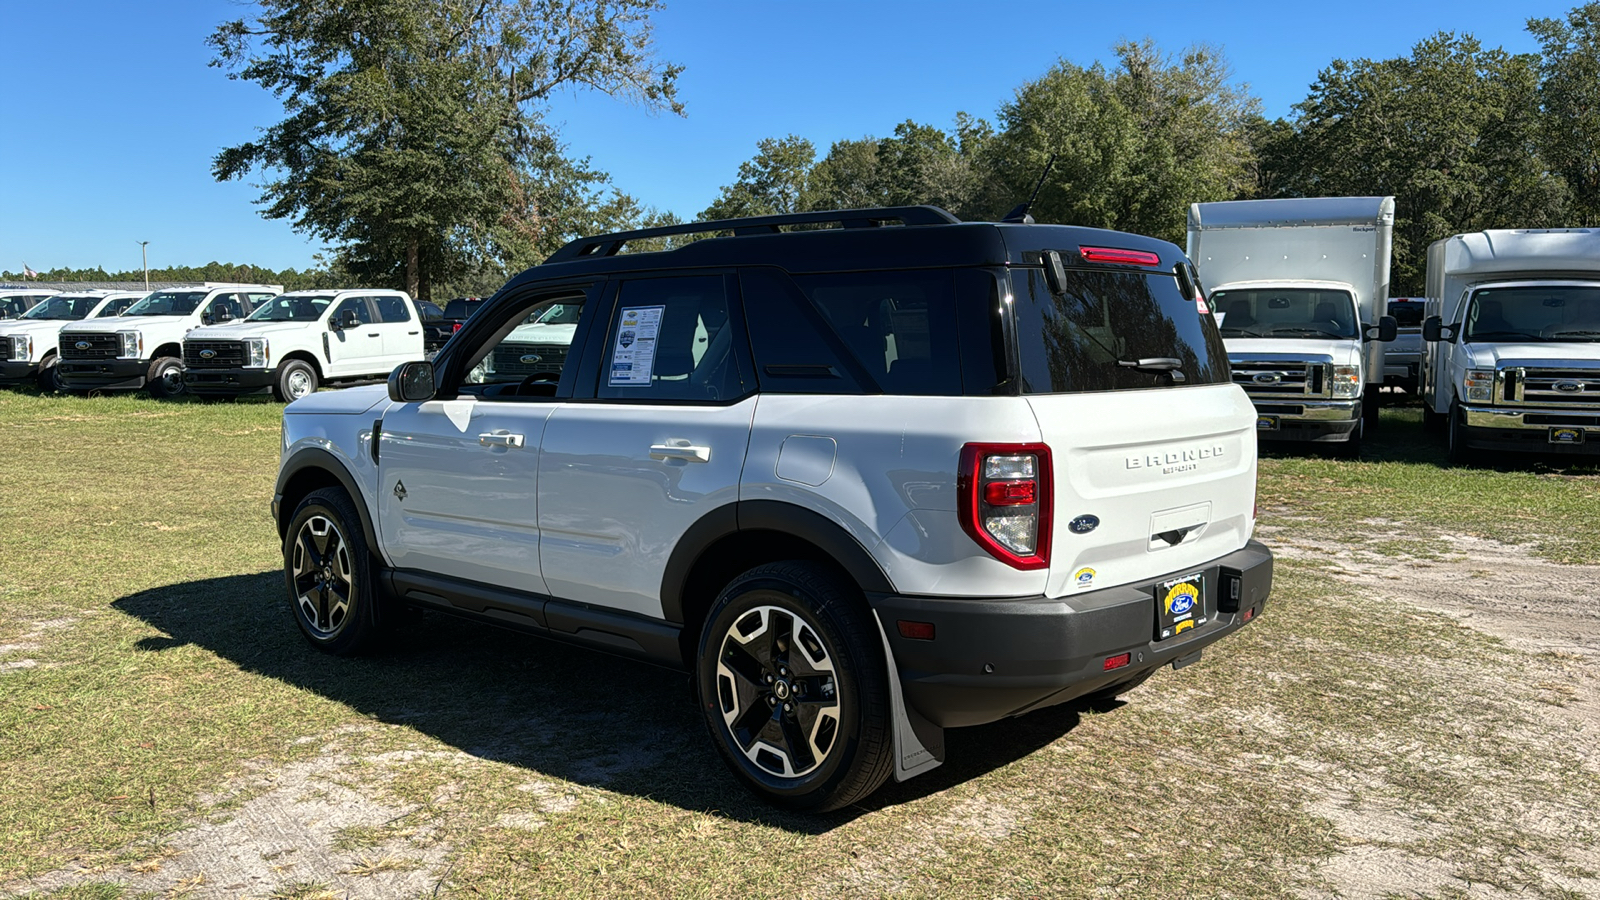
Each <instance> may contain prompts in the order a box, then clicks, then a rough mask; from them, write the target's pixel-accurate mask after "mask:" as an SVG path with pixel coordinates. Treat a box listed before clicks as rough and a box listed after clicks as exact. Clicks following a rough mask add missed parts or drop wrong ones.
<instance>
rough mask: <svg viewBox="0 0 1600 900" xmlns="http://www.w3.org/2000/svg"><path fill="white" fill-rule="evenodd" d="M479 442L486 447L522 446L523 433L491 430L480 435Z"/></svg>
mask: <svg viewBox="0 0 1600 900" xmlns="http://www.w3.org/2000/svg"><path fill="white" fill-rule="evenodd" d="M478 443H480V444H482V445H483V446H485V447H521V446H522V435H520V434H510V433H509V432H505V431H491V432H489V433H487V434H480V435H478Z"/></svg>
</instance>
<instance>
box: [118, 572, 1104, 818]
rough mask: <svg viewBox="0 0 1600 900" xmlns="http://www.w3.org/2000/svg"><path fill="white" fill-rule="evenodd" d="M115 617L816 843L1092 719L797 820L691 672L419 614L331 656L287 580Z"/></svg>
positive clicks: (459, 739) (178, 598)
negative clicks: (726, 745) (730, 751)
mask: <svg viewBox="0 0 1600 900" xmlns="http://www.w3.org/2000/svg"><path fill="white" fill-rule="evenodd" d="M112 605H113V606H115V607H116V608H117V609H119V610H121V611H123V612H125V613H128V614H130V615H133V616H136V617H138V618H139V619H142V620H144V621H145V622H147V623H149V624H150V625H152V626H154V627H155V628H157V629H159V630H160V631H161V632H162V633H163V634H164V635H165V636H163V637H150V638H145V639H144V640H142V641H140V642H139V645H138V646H139V649H141V650H144V651H147V652H151V653H160V652H162V651H165V650H170V649H173V648H175V647H181V646H184V645H188V644H193V645H196V646H199V647H203V648H205V649H207V650H210V651H212V652H214V653H216V654H217V655H219V656H221V657H223V658H224V659H227V660H230V661H232V662H233V663H235V664H236V665H238V666H239V667H240V668H241V669H243V670H245V671H248V672H254V673H257V674H260V675H265V676H267V677H270V678H273V679H276V680H278V681H281V682H283V683H285V684H288V685H292V686H294V687H297V688H302V689H305V690H308V691H313V692H315V693H317V694H320V695H322V696H324V697H326V698H328V699H330V700H334V701H336V702H339V703H342V704H345V705H347V706H349V707H350V708H351V709H354V710H356V711H357V712H360V713H362V714H363V715H366V716H370V717H371V718H373V719H376V720H379V721H382V722H386V723H391V724H398V725H405V726H408V727H411V728H415V729H417V730H419V731H421V732H423V733H425V734H428V735H430V736H432V737H434V738H436V739H438V740H440V741H442V742H444V743H446V744H448V745H450V746H453V747H456V748H459V749H460V750H462V751H464V752H466V753H469V754H471V755H473V756H476V757H479V758H481V759H485V760H491V761H495V762H500V763H507V764H511V765H515V766H519V767H522V768H525V769H528V770H530V771H534V772H539V773H543V774H546V775H550V776H553V777H557V778H562V779H566V780H569V781H573V782H576V783H579V784H585V785H589V786H594V787H603V788H605V789H607V790H612V791H620V792H623V793H629V794H634V795H636V796H640V797H648V798H650V799H652V800H656V801H660V802H664V803H669V804H672V805H675V806H678V807H681V808H683V809H691V810H701V811H712V810H714V811H716V812H717V813H718V814H720V815H724V816H727V817H729V818H732V819H736V820H740V821H749V822H760V823H763V824H766V825H769V826H772V827H778V828H783V829H785V830H789V831H794V832H802V833H808V834H817V833H822V832H826V831H828V830H831V829H832V828H835V827H837V826H839V825H841V824H844V823H845V822H848V821H850V820H851V819H853V818H855V817H857V816H859V815H861V814H862V813H865V812H870V811H872V810H875V809H879V808H882V807H884V806H888V805H892V804H895V803H901V802H905V801H908V800H912V799H915V798H917V797H921V796H926V795H929V794H933V793H937V792H938V791H941V790H944V789H945V788H948V787H950V786H952V785H956V784H960V783H962V782H965V781H968V780H970V779H972V778H975V777H977V776H979V775H982V774H984V773H986V772H989V771H991V770H993V769H996V768H999V767H1001V766H1005V765H1008V764H1009V763H1012V762H1014V761H1016V760H1018V759H1021V758H1023V757H1025V756H1027V755H1028V754H1030V753H1032V752H1034V751H1035V750H1037V749H1039V748H1041V747H1043V746H1045V745H1047V744H1049V743H1050V742H1052V741H1054V740H1056V739H1057V738H1060V737H1061V736H1062V735H1063V734H1066V733H1067V732H1068V731H1071V730H1072V729H1073V728H1074V727H1076V725H1077V724H1078V721H1079V713H1080V709H1079V708H1074V707H1072V706H1061V707H1055V708H1052V709H1046V710H1042V711H1039V712H1036V713H1032V714H1029V715H1027V716H1025V717H1022V718H1019V719H1009V720H1006V721H1003V722H998V723H995V724H993V725H986V726H982V727H978V728H964V729H954V730H951V731H948V732H947V733H946V758H947V760H948V761H947V762H946V763H945V764H944V765H943V766H941V767H939V768H938V769H935V770H933V771H932V772H931V773H929V774H927V775H923V776H921V777H918V778H915V779H912V780H911V781H908V782H906V783H904V784H896V783H894V782H893V781H890V782H889V783H888V784H887V785H885V786H884V788H883V789H882V790H879V791H878V792H877V793H875V794H873V795H872V796H870V797H868V798H866V800H865V801H863V804H861V805H859V806H856V807H853V808H851V809H847V810H843V811H840V812H838V813H833V814H829V815H826V816H806V815H796V814H790V813H786V812H784V811H781V810H778V809H775V808H774V807H771V806H768V805H766V804H764V803H762V802H760V801H759V800H756V799H755V798H754V797H752V796H751V795H750V794H748V793H747V792H746V791H745V790H744V789H743V788H742V787H741V786H740V785H739V783H738V782H736V781H735V780H734V779H733V777H732V775H730V774H729V773H728V771H727V770H726V768H725V767H724V765H723V763H722V760H721V759H720V758H719V757H718V756H717V752H716V749H715V748H714V747H713V745H712V743H711V739H710V737H709V736H708V735H707V733H706V728H705V725H704V723H703V721H702V719H701V717H700V714H699V710H698V709H697V708H696V706H695V703H694V701H693V699H692V697H691V694H690V688H689V680H688V676H687V675H685V674H682V673H678V672H673V671H669V670H666V669H661V668H657V667H654V666H649V665H645V664H643V663H637V662H633V661H631V660H625V659H619V658H615V657H610V656H606V655H604V654H601V653H597V652H592V651H588V650H583V649H579V648H575V647H569V646H567V645H564V644H561V643H558V642H555V641H550V640H546V639H541V638H536V637H531V636H526V635H522V634H519V633H515V632H511V631H507V630H504V629H500V628H495V627H491V626H488V625H481V624H478V623H475V622H468V621H464V620H459V619H456V618H454V617H452V616H448V615H444V614H440V613H433V612H425V613H417V614H416V616H415V618H413V619H411V620H410V621H409V622H408V627H407V628H406V629H405V630H404V633H403V634H401V635H399V636H398V637H397V638H396V639H395V641H394V643H393V645H392V646H391V647H390V648H388V649H387V650H385V651H384V652H381V653H379V654H376V655H373V656H368V657H364V658H359V659H339V658H335V657H330V656H327V655H325V654H323V653H320V652H318V651H316V650H314V649H312V648H311V647H310V646H308V645H307V644H306V643H305V641H304V640H303V639H302V638H301V636H300V633H299V631H298V630H297V629H296V627H295V624H294V619H293V615H292V613H291V612H290V610H289V606H288V601H287V599H285V597H284V595H283V582H282V576H281V575H280V574H279V573H277V572H264V573H260V574H255V575H232V576H228V577H224V578H214V579H207V580H202V581H193V582H188V583H184V584H177V585H170V586H167V587H163V588H157V589H154V590H149V591H143V592H140V593H137V594H132V595H130V596H127V597H123V598H122V599H120V600H117V601H116V602H115V603H114V604H112ZM1113 705H1115V704H1113ZM1099 708H1101V709H1105V708H1106V707H1099Z"/></svg>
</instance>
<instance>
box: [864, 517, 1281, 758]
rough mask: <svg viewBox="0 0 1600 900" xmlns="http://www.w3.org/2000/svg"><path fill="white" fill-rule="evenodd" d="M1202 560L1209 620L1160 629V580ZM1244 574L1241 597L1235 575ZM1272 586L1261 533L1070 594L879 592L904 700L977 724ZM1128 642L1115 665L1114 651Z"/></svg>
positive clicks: (1099, 683) (951, 722) (1184, 638)
mask: <svg viewBox="0 0 1600 900" xmlns="http://www.w3.org/2000/svg"><path fill="white" fill-rule="evenodd" d="M1197 571H1204V572H1205V574H1206V579H1207V588H1206V594H1207V601H1206V604H1207V612H1208V617H1209V621H1208V622H1206V624H1204V625H1201V626H1199V627H1196V628H1193V629H1190V630H1189V631H1186V632H1183V633H1182V634H1180V635H1178V636H1175V637H1171V638H1168V639H1166V640H1163V641H1157V640H1155V637H1156V603H1155V599H1154V590H1155V585H1157V584H1158V583H1160V582H1163V581H1167V580H1169V579H1171V578H1173V577H1181V576H1185V575H1188V574H1190V573H1193V572H1197ZM1231 583H1236V584H1237V585H1238V587H1239V596H1238V599H1237V600H1236V601H1235V600H1231V599H1230V598H1229V596H1228V594H1229V590H1228V587H1227V585H1228V584H1231ZM1271 590H1272V552H1271V551H1270V550H1268V549H1267V548H1266V547H1265V546H1264V545H1263V544H1261V543H1260V542H1258V541H1251V542H1249V543H1248V544H1246V545H1245V547H1244V548H1243V549H1241V550H1237V551H1235V552H1233V553H1230V554H1228V555H1227V556H1223V557H1220V558H1218V559H1214V560H1212V561H1211V562H1209V563H1205V564H1202V565H1199V566H1193V567H1190V568H1188V569H1184V570H1182V571H1178V572H1173V573H1170V574H1168V575H1165V576H1163V577H1161V578H1154V579H1150V580H1149V581H1145V582H1140V583H1137V584H1130V585H1124V586H1121V587H1114V588H1106V589H1104V590H1099V591H1091V592H1088V593H1083V594H1074V595H1071V596H1066V597H1055V598H1051V597H1017V598H971V599H965V598H964V599H951V598H944V597H940V598H932V597H903V596H899V595H893V594H889V595H884V594H871V595H868V601H869V602H870V603H871V604H872V607H873V609H874V610H876V612H877V614H878V617H879V618H880V619H881V620H882V621H883V623H884V629H885V631H886V632H887V635H888V638H889V645H890V648H891V649H892V650H893V651H894V658H895V664H896V666H897V667H898V668H899V672H900V681H901V686H902V688H903V690H904V693H905V698H906V702H907V704H908V705H910V706H911V707H912V708H914V709H915V710H916V711H917V712H918V713H920V714H921V715H922V716H923V718H925V719H927V720H928V721H930V722H932V723H933V724H935V725H940V726H943V727H946V728H954V727H961V726H966V725H981V724H983V723H986V722H993V721H995V720H997V719H1002V718H1005V717H1007V716H1014V715H1018V714H1020V713H1024V712H1027V711H1029V710H1032V709H1037V708H1039V707H1043V706H1052V705H1055V704H1058V703H1063V702H1066V701H1068V700H1072V699H1074V698H1077V697H1081V696H1083V695H1084V694H1088V693H1092V692H1094V691H1096V690H1099V689H1100V688H1104V687H1108V686H1110V685H1113V684H1116V683H1118V682H1122V681H1126V680H1128V679H1129V678H1132V677H1133V676H1135V675H1138V674H1139V673H1141V672H1145V671H1148V670H1151V669H1155V668H1157V667H1160V666H1163V665H1167V664H1168V663H1172V662H1174V661H1177V662H1187V661H1191V660H1192V659H1193V658H1194V657H1196V656H1197V655H1198V653H1199V652H1200V650H1201V649H1202V648H1204V647H1206V646H1207V645H1209V644H1211V643H1213V642H1215V641H1217V640H1220V639H1221V638H1223V637H1226V636H1227V635H1229V634H1231V633H1233V632H1234V631H1237V630H1238V629H1239V628H1241V627H1243V626H1244V624H1245V623H1246V622H1247V621H1251V620H1253V619H1254V617H1255V616H1256V615H1259V614H1260V612H1261V611H1262V608H1263V607H1264V606H1265V605H1266V601H1267V595H1268V593H1270V592H1271ZM902 619H905V620H909V621H914V622H930V623H932V624H933V626H934V639H933V640H911V639H908V638H905V637H903V636H902V635H901V634H900V632H899V629H898V627H897V623H898V622H899V621H900V620H902ZM1122 653H1127V654H1129V663H1128V665H1126V666H1124V667H1120V668H1116V669H1112V670H1107V669H1106V668H1105V664H1106V660H1107V659H1108V658H1110V657H1115V656H1118V655H1120V654H1122Z"/></svg>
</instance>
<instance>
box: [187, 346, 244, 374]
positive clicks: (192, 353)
mask: <svg viewBox="0 0 1600 900" xmlns="http://www.w3.org/2000/svg"><path fill="white" fill-rule="evenodd" d="M183 364H184V366H186V367H188V368H190V369H238V368H242V367H243V366H244V342H243V341H184V342H183Z"/></svg>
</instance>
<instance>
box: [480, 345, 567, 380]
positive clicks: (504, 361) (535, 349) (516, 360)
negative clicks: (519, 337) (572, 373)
mask: <svg viewBox="0 0 1600 900" xmlns="http://www.w3.org/2000/svg"><path fill="white" fill-rule="evenodd" d="M566 364H567V348H566V347H564V346H562V345H560V344H501V345H500V346H498V347H496V348H494V371H495V374H497V375H521V376H527V375H538V374H551V375H560V374H561V369H562V367H563V366H565V365H566Z"/></svg>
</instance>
